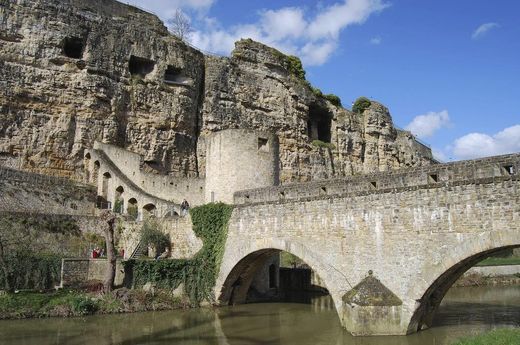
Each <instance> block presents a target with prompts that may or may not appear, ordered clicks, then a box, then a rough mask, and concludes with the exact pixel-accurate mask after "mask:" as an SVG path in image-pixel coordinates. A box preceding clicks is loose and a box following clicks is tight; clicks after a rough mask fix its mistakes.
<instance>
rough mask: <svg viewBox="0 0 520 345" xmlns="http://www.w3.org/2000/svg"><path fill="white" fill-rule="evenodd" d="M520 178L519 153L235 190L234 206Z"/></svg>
mask: <svg viewBox="0 0 520 345" xmlns="http://www.w3.org/2000/svg"><path fill="white" fill-rule="evenodd" d="M509 179H515V180H518V179H520V153H518V154H511V155H503V156H495V157H488V158H482V159H475V160H467V161H459V162H451V163H444V164H433V165H429V166H423V167H417V168H408V169H399V170H392V171H386V172H378V173H373V174H366V175H359V176H352V177H348V178H341V179H331V180H322V181H313V182H307V183H294V184H288V185H284V186H277V187H267V188H258V189H250V190H244V191H239V192H236V193H235V194H234V203H235V204H237V205H243V204H251V203H276V202H283V201H285V200H305V199H308V198H317V197H322V198H326V197H327V196H333V195H334V196H338V195H349V194H374V193H385V192H392V191H398V190H401V191H402V190H414V189H420V188H439V187H442V186H446V185H449V184H452V185H457V184H458V183H459V184H460V183H467V182H468V181H469V182H473V183H477V182H479V181H480V182H483V181H484V182H501V181H505V180H509Z"/></svg>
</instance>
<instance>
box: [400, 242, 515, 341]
mask: <svg viewBox="0 0 520 345" xmlns="http://www.w3.org/2000/svg"><path fill="white" fill-rule="evenodd" d="M477 242H478V243H479V244H480V245H481V241H477ZM475 245H476V248H480V249H477V250H476V252H473V253H471V254H466V255H464V254H462V256H463V257H461V255H460V254H453V255H452V256H451V257H448V258H447V260H446V261H447V262H450V263H453V261H455V262H456V263H455V264H451V266H449V267H447V269H446V270H444V271H443V272H441V273H440V274H437V275H435V276H433V277H432V279H431V280H430V282H429V286H428V287H427V288H426V289H425V291H424V292H423V293H422V297H421V298H420V299H417V300H416V302H417V308H416V309H415V311H414V313H413V315H412V317H411V319H410V322H409V324H408V329H407V334H409V333H414V332H417V331H420V330H421V329H424V328H428V327H431V325H432V322H433V318H434V316H435V313H436V312H437V310H438V308H439V306H440V304H441V302H442V300H443V298H444V296H446V293H447V292H448V290H449V289H450V288H451V287H452V286H453V284H454V283H455V282H456V281H457V280H458V279H459V278H460V277H461V276H462V275H463V274H464V273H465V272H466V271H467V270H469V269H470V268H471V267H473V266H475V265H476V264H477V263H479V262H480V261H482V260H484V259H486V258H488V257H490V256H492V255H494V254H497V253H500V252H501V251H504V250H507V249H512V248H518V247H520V243H519V244H515V245H504V246H497V247H495V248H491V249H489V248H488V249H482V247H480V246H479V245H477V244H475ZM470 246H471V245H470ZM457 260H458V261H457Z"/></svg>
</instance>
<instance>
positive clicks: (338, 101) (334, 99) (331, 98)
mask: <svg viewBox="0 0 520 345" xmlns="http://www.w3.org/2000/svg"><path fill="white" fill-rule="evenodd" d="M323 97H324V98H325V99H326V100H327V101H329V102H330V103H332V104H334V105H335V106H336V107H341V98H339V97H338V96H336V95H334V94H332V93H329V94H327V95H324V96H323Z"/></svg>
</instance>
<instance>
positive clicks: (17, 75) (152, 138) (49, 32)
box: [0, 0, 431, 183]
mask: <svg viewBox="0 0 520 345" xmlns="http://www.w3.org/2000/svg"><path fill="white" fill-rule="evenodd" d="M4 3H5V5H2V6H1V7H0V17H1V18H2V20H1V21H0V90H1V92H0V165H4V166H10V167H14V168H18V169H24V170H30V171H35V172H40V173H46V174H51V175H60V176H67V177H71V178H75V179H82V178H83V168H82V162H83V153H84V150H85V149H87V148H91V147H92V146H93V143H94V141H96V140H98V141H101V142H104V143H110V144H115V145H118V146H120V147H123V148H125V149H128V150H130V151H133V152H136V153H138V154H140V155H142V156H143V162H144V163H143V164H144V166H143V169H145V170H146V171H149V172H156V173H163V174H170V175H174V176H188V177H193V176H203V175H204V172H205V159H206V158H205V151H206V145H205V141H206V140H205V138H206V137H207V135H208V134H210V133H211V132H215V131H219V130H222V129H228V128H244V129H255V130H261V131H269V132H274V133H275V134H276V135H278V137H279V141H280V172H281V173H280V181H281V182H282V183H285V182H291V181H308V180H312V179H323V178H331V177H339V176H345V175H352V174H357V173H363V172H372V171H383V170H388V169H395V168H398V167H403V166H415V165H421V164H428V163H429V162H430V161H431V152H430V150H429V149H428V148H425V147H423V146H422V145H419V144H418V143H417V142H416V141H415V140H414V139H413V138H412V137H411V135H410V134H409V133H407V132H403V131H400V130H396V129H395V128H394V127H393V124H392V119H391V117H390V114H389V112H388V110H387V109H386V108H385V107H384V106H382V105H380V104H378V103H376V102H372V105H371V106H370V107H369V108H368V109H366V110H365V112H364V113H363V114H354V113H352V112H350V111H349V110H346V109H343V108H341V107H336V106H334V105H333V104H331V103H330V102H329V101H327V100H326V99H325V98H324V97H322V96H320V95H319V94H317V93H315V92H313V91H312V89H311V87H310V85H309V84H308V82H306V81H305V79H304V78H302V76H301V75H298V74H297V73H295V72H294V60H293V61H291V60H290V59H288V57H287V56H285V55H283V54H281V53H280V52H278V51H276V50H275V49H273V48H270V47H267V46H265V45H263V44H261V43H257V42H253V41H251V40H241V41H239V42H237V43H236V48H235V50H234V51H233V54H232V56H231V57H229V58H227V57H215V56H204V55H203V54H202V53H201V52H199V51H197V50H196V49H193V48H191V47H189V46H187V45H186V44H184V43H183V42H182V41H180V40H179V39H177V38H175V37H174V36H172V35H171V34H169V33H168V31H167V29H166V27H165V26H164V25H163V23H162V22H161V21H160V20H159V19H158V18H157V17H156V16H154V15H152V14H149V13H146V12H144V11H141V10H139V9H136V8H134V7H131V6H127V5H124V4H122V3H118V2H116V1H111V0H88V1H84V0H18V1H14V0H8V1H4Z"/></svg>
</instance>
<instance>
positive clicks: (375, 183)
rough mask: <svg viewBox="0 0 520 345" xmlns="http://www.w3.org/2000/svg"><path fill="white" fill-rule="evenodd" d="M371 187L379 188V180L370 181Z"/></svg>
mask: <svg viewBox="0 0 520 345" xmlns="http://www.w3.org/2000/svg"><path fill="white" fill-rule="evenodd" d="M370 187H372V189H376V188H377V182H376V181H372V182H370Z"/></svg>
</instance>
